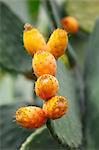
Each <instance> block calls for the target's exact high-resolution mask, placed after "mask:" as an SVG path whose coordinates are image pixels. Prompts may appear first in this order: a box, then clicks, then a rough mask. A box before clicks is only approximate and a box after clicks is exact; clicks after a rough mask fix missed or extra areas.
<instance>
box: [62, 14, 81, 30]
mask: <svg viewBox="0 0 99 150" xmlns="http://www.w3.org/2000/svg"><path fill="white" fill-rule="evenodd" d="M61 24H62V26H63V27H64V29H65V30H66V31H67V32H68V33H77V32H78V28H79V25H78V22H77V20H76V19H75V18H74V17H70V16H68V17H65V18H64V19H62V20H61Z"/></svg>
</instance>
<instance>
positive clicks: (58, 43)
mask: <svg viewBox="0 0 99 150" xmlns="http://www.w3.org/2000/svg"><path fill="white" fill-rule="evenodd" d="M67 45H68V36H67V32H66V31H65V30H63V29H59V28H58V29H56V30H55V31H54V32H53V33H52V35H51V37H50V39H49V41H48V43H47V51H49V52H50V53H51V54H53V55H54V57H55V58H56V59H58V57H60V56H62V55H63V54H64V52H65V49H66V48H67Z"/></svg>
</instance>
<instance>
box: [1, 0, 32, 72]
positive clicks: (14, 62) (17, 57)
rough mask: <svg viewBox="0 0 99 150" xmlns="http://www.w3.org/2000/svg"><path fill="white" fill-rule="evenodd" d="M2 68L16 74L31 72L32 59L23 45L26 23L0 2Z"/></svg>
mask: <svg viewBox="0 0 99 150" xmlns="http://www.w3.org/2000/svg"><path fill="white" fill-rule="evenodd" d="M0 18H1V21H0V35H2V36H0V67H2V68H3V69H6V70H8V71H14V72H16V73H26V72H29V71H31V57H30V56H29V55H28V54H27V53H26V52H25V50H24V48H23V45H22V31H23V25H24V23H23V22H22V21H21V20H20V19H19V18H18V17H17V16H16V15H15V14H14V13H13V12H12V11H11V10H10V9H9V8H8V7H7V6H6V5H5V4H4V3H3V2H0Z"/></svg>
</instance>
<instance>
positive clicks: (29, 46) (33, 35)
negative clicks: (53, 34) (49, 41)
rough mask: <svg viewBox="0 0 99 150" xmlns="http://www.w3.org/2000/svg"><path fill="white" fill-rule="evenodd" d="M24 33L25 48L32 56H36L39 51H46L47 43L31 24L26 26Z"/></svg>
mask: <svg viewBox="0 0 99 150" xmlns="http://www.w3.org/2000/svg"><path fill="white" fill-rule="evenodd" d="M24 28H25V30H24V32H23V42H24V47H25V48H26V50H27V52H28V53H29V54H30V55H32V56H33V55H34V54H35V53H36V52H37V51H39V50H43V51H44V50H46V42H45V40H44V38H43V36H42V34H41V33H40V32H39V31H38V30H37V29H36V28H33V27H32V26H31V25H30V24H25V26H24Z"/></svg>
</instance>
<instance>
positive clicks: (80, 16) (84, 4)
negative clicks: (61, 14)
mask: <svg viewBox="0 0 99 150" xmlns="http://www.w3.org/2000/svg"><path fill="white" fill-rule="evenodd" d="M65 10H66V13H68V15H70V16H73V17H75V18H77V20H78V23H79V25H80V27H81V28H82V29H84V30H85V31H86V32H90V31H92V30H93V27H94V23H95V20H96V18H97V17H98V14H99V1H97V0H96V1H89V0H86V1H83V0H81V1H77V0H68V1H66V6H65Z"/></svg>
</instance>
